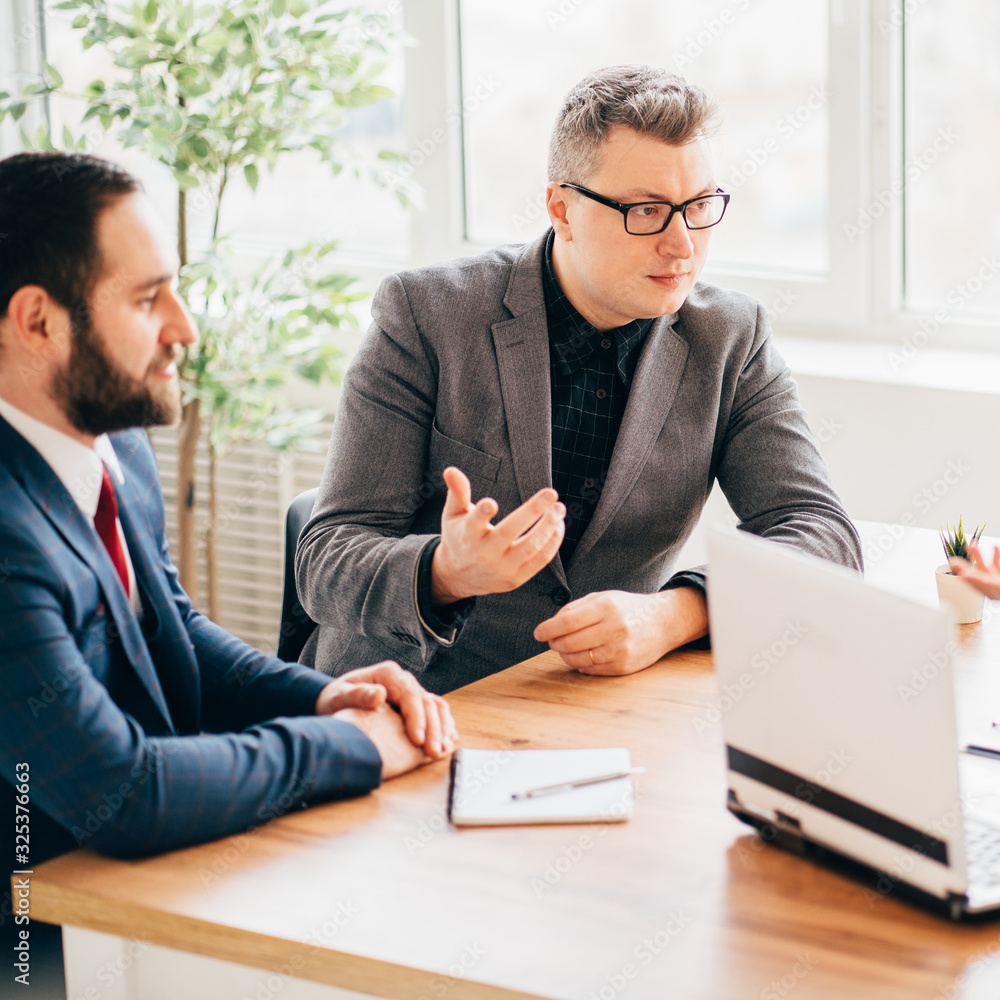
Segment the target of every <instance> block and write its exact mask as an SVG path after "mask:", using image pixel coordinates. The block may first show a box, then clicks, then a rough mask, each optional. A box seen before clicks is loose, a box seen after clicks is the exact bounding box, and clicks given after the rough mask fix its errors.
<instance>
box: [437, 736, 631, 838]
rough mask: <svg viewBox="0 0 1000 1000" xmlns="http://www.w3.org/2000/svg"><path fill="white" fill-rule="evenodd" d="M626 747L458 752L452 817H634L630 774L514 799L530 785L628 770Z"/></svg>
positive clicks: (513, 821)
mask: <svg viewBox="0 0 1000 1000" xmlns="http://www.w3.org/2000/svg"><path fill="white" fill-rule="evenodd" d="M630 767H631V757H630V754H629V751H628V750H627V749H626V748H624V747H603V748H599V749H583V750H469V749H466V748H462V749H461V750H458V751H456V754H455V762H454V764H453V771H454V780H453V787H452V792H451V820H452V822H453V823H454V824H455V825H456V826H508V825H519V824H522V823H615V822H622V821H624V820H627V819H631V817H632V806H633V804H634V802H635V793H634V791H633V788H632V777H631V775H627V776H625V777H624V778H616V779H614V780H613V781H604V782H601V783H600V784H597V785H584V786H583V787H581V788H572V789H569V790H567V791H564V792H556V793H554V794H552V795H543V796H540V797H538V798H532V799H513V798H511V796H512V795H513V794H515V793H518V792H526V791H528V790H529V789H532V788H541V787H543V786H548V785H558V784H561V783H563V782H570V781H579V780H581V779H583V778H593V777H597V776H598V775H602V774H614V773H617V772H619V771H627V770H628V769H629V768H630Z"/></svg>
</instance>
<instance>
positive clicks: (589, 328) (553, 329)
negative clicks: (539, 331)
mask: <svg viewBox="0 0 1000 1000" xmlns="http://www.w3.org/2000/svg"><path fill="white" fill-rule="evenodd" d="M554 242H555V231H554V230H550V231H549V236H548V239H547V240H546V241H545V256H544V264H543V268H542V287H543V290H544V294H545V309H546V312H547V313H548V317H549V346H550V349H551V352H552V360H553V363H554V364H555V365H556V366H558V368H559V370H560V371H561V372H562V373H563V374H565V375H572V374H573V373H574V372H576V371H579V369H580V367H581V366H582V365H583V363H584V362H585V361H586V360H587V358H589V357H590V355H591V354H593V353H594V351H595V350H597V346H598V344H600V342H601V340H603V339H604V338H605V337H611V338H612V339H613V340H614V341H615V343H616V346H617V365H616V366H617V368H618V375H619V377H620V378H621V380H622V382H623V383H624V384H625V385H626V386H630V385H631V384H632V375H633V373H634V372H635V362H636V357H637V354H638V349H639V347H640V345H641V344H642V342H643V340H644V339H645V337H646V334H647V333H648V332H649V328H650V327H651V326H652V325H653V320H652V319H634V320H632V322H631V323H626V324H625V326H619V327H617V328H616V329H614V330H603V331H602V330H598V329H597V328H596V327H595V326H594V325H593V324H592V323H590V322H589V321H588V320H586V319H584V318H583V316H581V315H580V313H579V312H578V311H577V309H576V307H575V306H574V305H573V303H572V302H570V300H569V298H568V297H567V296H566V293H565V292H563V290H562V286H561V285H560V284H559V279H558V278H557V277H556V270H555V267H554V266H553V264H552V245H553V243H554Z"/></svg>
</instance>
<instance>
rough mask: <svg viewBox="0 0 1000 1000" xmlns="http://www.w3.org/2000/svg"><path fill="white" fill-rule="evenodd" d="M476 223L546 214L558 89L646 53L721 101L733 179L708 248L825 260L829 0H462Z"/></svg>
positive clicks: (479, 226) (761, 260)
mask: <svg viewBox="0 0 1000 1000" xmlns="http://www.w3.org/2000/svg"><path fill="white" fill-rule="evenodd" d="M461 15H462V46H463V51H462V57H463V58H462V66H463V86H464V94H463V97H464V110H465V135H466V155H465V161H466V192H467V204H466V213H467V229H468V232H467V235H468V237H469V239H471V240H472V241H474V242H476V243H489V244H492V243H499V242H509V241H511V240H518V241H523V240H525V239H529V238H530V237H532V236H534V235H535V234H537V233H540V232H542V231H543V230H544V229H545V227H546V226H547V224H548V223H547V218H546V216H545V213H544V207H543V206H544V188H545V181H546V176H545V161H546V152H547V147H548V140H549V133H550V131H551V128H552V123H553V121H554V120H555V116H556V114H557V113H558V110H559V107H560V104H561V101H562V98H563V97H564V96H565V94H566V92H567V91H568V90H569V88H570V87H571V86H572V85H573V84H574V83H576V82H577V81H578V80H580V79H581V78H582V77H584V76H585V75H587V74H588V73H590V72H591V71H593V70H594V69H597V68H599V67H601V66H610V65H615V64H618V63H649V64H651V65H659V66H664V67H665V68H667V69H669V70H673V71H675V72H679V73H681V74H682V75H684V76H686V77H687V78H688V79H689V80H690V81H691V82H693V83H696V84H698V85H699V86H701V87H703V88H704V89H705V90H707V91H709V93H711V94H712V95H713V96H714V97H716V98H717V99H718V101H719V105H720V112H721V117H722V125H723V128H722V131H721V134H720V136H719V139H718V141H717V142H716V143H715V148H716V151H717V156H716V169H717V179H718V181H719V183H720V184H721V186H722V187H723V188H725V189H726V190H730V191H732V192H733V199H732V202H731V204H730V206H729V209H728V211H727V214H726V218H725V220H724V222H723V223H722V224H721V225H720V226H719V228H718V230H717V231H716V233H715V235H714V236H713V260H715V261H716V262H720V263H721V262H725V263H732V264H736V265H740V266H751V267H754V268H764V269H768V268H779V269H782V270H788V269H792V270H807V271H823V270H825V268H826V266H827V149H828V122H827V100H828V95H827V93H826V90H825V85H826V81H827V72H826V63H827V60H826V50H827V30H826V3H825V2H824V0H798V2H796V3H795V4H790V3H788V2H785V0H755V2H754V3H753V4H751V3H750V0H727V2H725V3H713V4H691V3H687V2H683V0H661V2H658V3H655V4H654V3H650V2H649V0H587V2H586V3H583V2H582V0H563V2H561V3H557V2H555V0H553V2H551V3H545V4H540V3H538V2H537V0H506V2H504V3H503V4H487V3H483V2H482V0H461Z"/></svg>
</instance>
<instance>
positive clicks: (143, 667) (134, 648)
mask: <svg viewBox="0 0 1000 1000" xmlns="http://www.w3.org/2000/svg"><path fill="white" fill-rule="evenodd" d="M0 455H2V456H5V460H6V464H7V466H8V468H9V469H10V472H11V474H12V475H13V476H14V477H15V478H16V479H17V480H18V482H20V483H21V486H22V487H23V488H24V491H25V493H26V494H27V496H28V497H29V498H30V499H31V501H32V502H33V503H34V504H35V506H36V507H37V508H38V509H39V511H41V513H42V514H43V515H44V517H45V518H46V519H47V520H48V521H49V523H50V524H51V525H52V527H53V528H55V530H56V531H57V532H59V534H60V535H61V536H62V538H63V540H64V541H65V542H66V544H67V545H68V546H69V547H70V548H71V549H72V550H73V551H74V552H75V553H76V554H77V555H78V556H79V557H80V559H82V560H83V562H84V563H86V565H87V566H89V567H90V569H91V570H92V572H93V573H94V575H95V576H96V577H97V582H98V584H99V585H100V588H101V591H102V593H103V594H104V600H105V602H106V605H107V608H108V611H109V612H110V614H111V618H112V620H113V621H114V623H115V626H116V628H117V631H118V636H119V638H120V640H121V643H122V648H123V650H124V652H125V656H126V657H127V659H128V661H129V663H130V664H131V665H132V667H133V669H134V670H135V671H136V673H137V674H138V675H139V679H140V680H141V681H142V683H143V686H144V687H145V688H146V690H147V692H148V693H149V696H150V698H152V700H153V704H154V705H155V706H156V708H157V710H158V711H159V712H160V714H161V715H162V716H163V719H164V721H165V722H166V723H167V726H168V727H169V728H170V730H171V731H173V724H172V722H171V719H170V711H169V709H168V708H167V703H166V700H165V698H164V696H163V689H162V688H161V687H160V682H159V679H158V678H157V676H156V671H155V670H154V669H153V663H152V660H151V659H150V656H149V651H148V650H147V648H146V642H145V639H144V638H143V635H142V630H141V628H140V626H139V622H138V619H137V618H136V617H135V614H134V612H133V611H132V607H131V605H130V604H129V602H128V598H127V597H126V595H125V591H124V590H123V589H122V585H121V581H120V580H119V579H118V573H117V571H116V570H115V567H114V565H113V563H112V562H111V558H110V557H109V556H108V553H107V550H106V549H105V548H104V544H103V543H102V542H101V540H100V538H99V537H98V535H97V532H96V531H95V529H94V525H93V524H92V523H91V522H90V521H88V519H87V518H86V517H85V516H84V514H83V512H82V511H81V510H80V508H79V507H78V506H77V504H76V501H75V500H74V499H73V498H72V497H71V496H70V495H69V492H68V491H67V489H66V487H65V486H63V484H62V481H61V480H60V479H59V477H58V476H57V475H56V474H55V473H54V472H53V471H52V469H51V467H50V466H49V464H48V462H46V461H45V460H44V459H43V458H42V457H41V455H39V454H38V452H37V451H35V449H34V448H32V447H31V445H30V444H28V442H27V441H25V439H24V438H23V437H21V435H20V434H18V433H17V431H15V430H14V428H13V427H11V426H10V424H8V423H7V421H6V420H4V419H3V418H2V417H0ZM122 527H123V529H124V523H123V525H122ZM129 554H130V555H132V549H131V546H130V548H129ZM137 575H138V574H137Z"/></svg>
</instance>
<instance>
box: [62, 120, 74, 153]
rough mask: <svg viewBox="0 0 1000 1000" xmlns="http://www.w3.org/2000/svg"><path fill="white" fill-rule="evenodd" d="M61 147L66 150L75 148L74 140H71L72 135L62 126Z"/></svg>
mask: <svg viewBox="0 0 1000 1000" xmlns="http://www.w3.org/2000/svg"><path fill="white" fill-rule="evenodd" d="M63 145H64V146H65V147H66V148H67V149H75V148H76V139H74V138H73V133H72V132H70V130H69V129H68V128H67V127H66V126H65V125H63Z"/></svg>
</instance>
